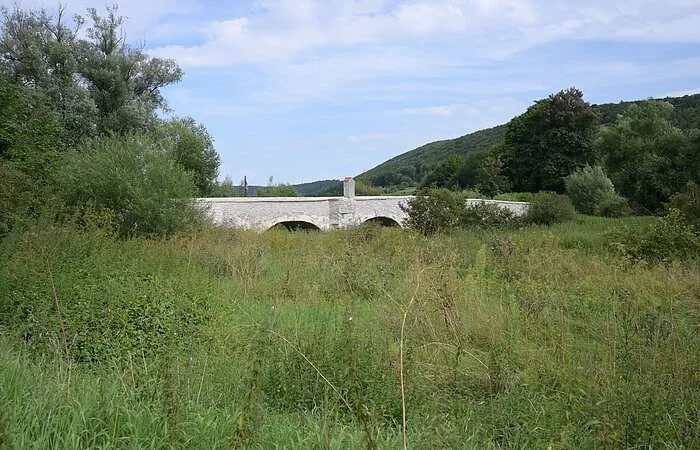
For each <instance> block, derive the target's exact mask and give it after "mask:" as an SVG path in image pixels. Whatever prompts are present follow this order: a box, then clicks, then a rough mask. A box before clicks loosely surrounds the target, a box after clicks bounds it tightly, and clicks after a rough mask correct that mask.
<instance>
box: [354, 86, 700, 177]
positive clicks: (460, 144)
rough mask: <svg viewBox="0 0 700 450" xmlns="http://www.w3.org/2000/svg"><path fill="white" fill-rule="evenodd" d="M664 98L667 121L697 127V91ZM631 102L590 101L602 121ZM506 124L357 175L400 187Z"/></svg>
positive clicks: (484, 142)
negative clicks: (669, 108) (669, 112)
mask: <svg viewBox="0 0 700 450" xmlns="http://www.w3.org/2000/svg"><path fill="white" fill-rule="evenodd" d="M662 100H665V101H667V102H669V103H671V104H673V106H674V112H673V116H672V117H671V122H672V123H673V124H674V125H676V126H677V127H679V128H682V129H689V128H699V129H700V94H694V95H686V96H684V97H667V98H664V99H662ZM640 101H641V100H639V101H634V102H620V103H606V104H601V105H594V107H595V108H596V109H597V110H598V111H599V112H600V114H601V116H602V123H603V124H608V123H612V122H614V121H615V119H616V118H617V115H618V114H621V113H622V112H623V111H624V110H625V109H626V108H627V107H628V106H630V105H631V104H633V103H639V102H640ZM505 131H506V125H505V124H504V125H498V126H496V127H493V128H488V129H485V130H479V131H476V132H474V133H470V134H467V135H465V136H462V137H458V138H456V139H447V140H444V141H436V142H431V143H429V144H425V145H423V146H421V147H418V148H416V149H413V150H411V151H408V152H406V153H403V154H401V155H399V156H396V157H394V158H392V159H390V160H388V161H386V162H384V163H382V164H380V165H378V166H377V167H375V168H373V169H370V170H368V171H366V172H363V173H362V174H360V175H358V176H357V178H358V179H362V180H365V181H367V182H369V183H371V184H372V185H374V186H382V187H385V188H389V189H401V188H405V187H408V186H415V185H417V184H418V183H419V182H420V181H421V179H422V178H423V177H424V176H425V174H426V173H428V172H429V171H430V170H431V169H432V168H434V167H435V166H437V165H439V164H441V163H442V162H444V161H445V160H447V158H449V157H450V156H452V155H456V156H459V157H464V156H465V155H466V154H467V153H469V152H472V151H475V150H484V149H487V148H489V147H490V146H492V145H493V144H496V143H497V142H498V141H500V140H501V139H503V136H504V134H505Z"/></svg>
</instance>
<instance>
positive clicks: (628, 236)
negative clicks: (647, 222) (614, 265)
mask: <svg viewBox="0 0 700 450" xmlns="http://www.w3.org/2000/svg"><path fill="white" fill-rule="evenodd" d="M618 238H619V242H618V243H617V244H616V245H617V248H618V250H619V251H620V252H621V253H622V254H623V256H625V257H626V258H627V259H631V260H643V261H646V262H650V263H658V262H670V261H673V260H684V259H693V258H698V257H700V234H699V233H698V232H697V231H696V230H695V229H694V228H693V227H692V226H691V225H689V224H688V223H687V222H686V219H685V217H684V216H683V214H682V213H681V212H680V210H678V209H675V208H671V210H670V211H669V213H668V215H667V216H665V217H662V218H660V219H658V221H657V222H655V223H654V224H652V225H651V226H650V227H649V228H648V229H646V230H645V231H643V232H641V233H640V232H639V230H624V231H622V232H620V233H618Z"/></svg>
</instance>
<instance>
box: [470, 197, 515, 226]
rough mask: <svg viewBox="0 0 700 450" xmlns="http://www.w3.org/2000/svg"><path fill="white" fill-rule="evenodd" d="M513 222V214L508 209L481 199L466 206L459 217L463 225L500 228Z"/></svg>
mask: <svg viewBox="0 0 700 450" xmlns="http://www.w3.org/2000/svg"><path fill="white" fill-rule="evenodd" d="M515 222H516V217H515V214H514V213H513V211H511V210H510V209H508V208H504V207H502V206H499V205H497V204H494V203H486V202H483V201H482V202H474V203H472V204H471V205H468V206H466V207H465V208H464V211H463V212H462V215H461V217H460V225H461V226H463V227H476V228H502V227H507V226H511V225H513V224H514V223H515Z"/></svg>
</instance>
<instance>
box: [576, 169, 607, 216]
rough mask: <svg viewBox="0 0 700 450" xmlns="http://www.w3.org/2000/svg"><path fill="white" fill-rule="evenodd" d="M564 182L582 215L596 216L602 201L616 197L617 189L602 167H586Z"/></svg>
mask: <svg viewBox="0 0 700 450" xmlns="http://www.w3.org/2000/svg"><path fill="white" fill-rule="evenodd" d="M564 180H565V184H566V192H567V193H568V194H569V197H570V198H571V202H572V203H573V205H574V207H575V208H576V211H578V212H580V213H582V214H594V213H595V211H596V206H597V205H598V204H599V203H600V202H601V201H603V200H604V199H605V200H610V198H611V197H613V196H615V187H614V186H613V183H612V181H610V178H608V177H607V176H606V175H605V172H603V169H602V168H601V167H600V166H593V167H591V166H589V165H586V166H584V167H582V168H580V169H578V170H576V171H575V172H573V173H572V174H571V175H569V176H568V177H566V178H565V179H564ZM608 203H610V202H609V201H608ZM618 203H619V201H618Z"/></svg>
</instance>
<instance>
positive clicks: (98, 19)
mask: <svg viewBox="0 0 700 450" xmlns="http://www.w3.org/2000/svg"><path fill="white" fill-rule="evenodd" d="M0 12H1V14H0V16H1V23H0V26H1V30H0V73H2V74H3V75H5V76H6V77H8V78H9V79H10V80H12V81H13V82H15V83H17V84H19V85H21V86H23V87H25V88H27V89H31V90H33V91H35V92H36V94H37V95H41V96H43V97H45V98H46V99H47V101H48V103H49V104H50V106H51V109H52V110H53V111H55V112H56V113H57V114H58V117H59V120H60V125H61V131H62V132H61V136H62V141H63V142H64V144H66V145H67V146H74V145H75V144H77V143H78V142H80V140H82V139H84V138H86V137H92V136H95V135H105V134H111V133H117V134H124V133H127V132H130V131H138V130H145V129H147V128H149V127H151V126H152V125H153V124H154V123H155V122H156V121H157V119H158V116H157V112H158V110H167V103H166V102H165V99H164V98H163V96H162V94H161V92H160V90H161V88H163V87H165V86H167V85H169V84H172V83H174V82H177V81H179V80H180V78H181V77H182V70H181V69H180V68H179V67H178V66H177V64H176V63H175V62H174V61H172V60H169V59H161V58H151V57H149V56H147V55H146V54H145V53H144V52H143V49H142V48H137V47H133V46H131V45H129V44H128V43H127V42H126V41H125V39H124V35H123V32H122V25H123V18H122V17H120V16H119V15H118V13H117V7H116V6H113V7H110V8H108V9H107V14H106V16H104V17H102V16H100V15H99V14H98V13H97V11H96V10H95V9H92V8H91V9H89V10H88V19H87V20H86V19H83V18H81V17H76V18H75V19H74V20H73V21H72V23H68V21H67V20H66V19H65V15H64V12H63V9H61V8H59V10H58V13H57V14H55V15H52V14H49V13H47V12H45V11H43V10H40V11H23V10H21V9H19V8H15V9H9V8H7V7H2V9H1V10H0ZM84 24H87V25H88V26H87V29H85V31H84V33H79V30H80V28H81V27H82V26H83V25H84Z"/></svg>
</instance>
